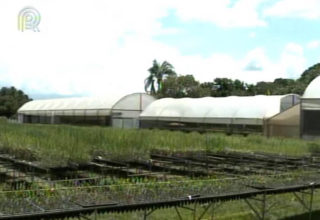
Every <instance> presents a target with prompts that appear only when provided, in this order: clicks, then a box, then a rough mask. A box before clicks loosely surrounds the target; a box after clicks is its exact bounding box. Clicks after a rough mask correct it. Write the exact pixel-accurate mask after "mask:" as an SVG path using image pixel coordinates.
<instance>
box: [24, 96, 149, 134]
mask: <svg viewBox="0 0 320 220" xmlns="http://www.w3.org/2000/svg"><path fill="white" fill-rule="evenodd" d="M153 101H155V98H154V97H152V96H150V95H147V94H144V93H133V94H130V95H126V96H123V95H114V94H110V95H108V96H102V97H84V98H61V99H48V100H34V101H30V102H28V103H26V104H24V105H23V106H22V107H21V108H20V109H19V110H18V119H19V121H20V122H21V123H46V124H92V125H112V126H113V127H121V128H137V127H139V120H138V118H139V114H140V113H141V112H142V111H143V110H144V109H146V107H147V106H148V105H149V104H150V103H152V102H153Z"/></svg>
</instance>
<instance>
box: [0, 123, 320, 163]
mask: <svg viewBox="0 0 320 220" xmlns="http://www.w3.org/2000/svg"><path fill="white" fill-rule="evenodd" d="M154 149H158V150H165V151H170V152H179V151H183V152H185V151H199V150H208V151H221V150H226V149H229V150H230V149H231V150H241V151H260V152H269V153H277V154H286V155H306V154H309V153H310V151H309V149H312V151H317V150H318V149H320V142H319V141H318V142H308V141H304V140H299V139H288V138H265V137H263V136H259V135H249V136H247V137H244V136H237V135H233V136H227V135H224V134H216V133H210V134H199V133H196V132H191V133H184V132H179V131H174V132H173V131H164V130H144V129H140V130H138V129H130V130H125V129H115V128H108V127H76V126H68V125H36V124H10V123H6V122H5V121H4V120H0V152H2V153H8V154H11V155H14V156H16V157H17V158H20V159H25V160H29V161H38V162H40V163H41V164H43V165H46V166H59V165H61V166H63V165H67V164H68V163H70V162H75V163H84V162H88V161H90V160H91V159H92V158H93V157H95V156H98V155H99V156H103V157H107V158H112V159H118V160H122V159H126V160H131V159H138V160H139V159H142V160H144V159H148V158H149V153H150V151H152V150H154Z"/></svg>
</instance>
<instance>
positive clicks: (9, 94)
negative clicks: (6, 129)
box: [0, 87, 30, 118]
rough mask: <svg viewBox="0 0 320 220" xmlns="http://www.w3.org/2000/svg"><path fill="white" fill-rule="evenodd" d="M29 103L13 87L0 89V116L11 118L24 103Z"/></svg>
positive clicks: (26, 98) (25, 96)
mask: <svg viewBox="0 0 320 220" xmlns="http://www.w3.org/2000/svg"><path fill="white" fill-rule="evenodd" d="M28 101H30V99H29V97H28V96H27V95H26V94H24V93H23V92H22V91H21V90H17V89H16V88H14V87H10V88H7V87H3V88H1V89H0V116H5V117H8V118H9V117H12V116H13V115H15V114H16V113H17V110H18V108H20V107H21V106H22V105H23V104H24V103H26V102H28Z"/></svg>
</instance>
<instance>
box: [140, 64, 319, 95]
mask: <svg viewBox="0 0 320 220" xmlns="http://www.w3.org/2000/svg"><path fill="white" fill-rule="evenodd" d="M171 67H172V66H171ZM319 75H320V64H316V65H314V66H312V67H310V68H309V69H307V70H306V71H304V72H303V73H302V75H301V77H300V78H298V79H296V80H295V79H283V78H278V79H275V80H274V81H273V82H257V83H256V84H248V83H245V82H242V81H240V80H238V79H236V80H232V79H228V78H215V79H214V80H213V81H211V82H203V83H200V82H199V81H197V80H196V79H195V78H194V76H193V75H169V74H168V77H167V78H165V79H163V78H161V85H162V86H161V87H158V90H157V91H155V89H154V87H153V89H152V87H151V91H153V92H151V93H152V94H155V95H156V96H158V97H159V98H164V97H173V98H183V97H192V98H198V97H205V96H212V97H226V96H252V95H284V94H290V93H295V94H299V95H302V94H303V93H304V91H305V89H306V88H307V86H308V85H309V83H310V82H311V81H312V80H313V79H314V78H316V77H317V76H319ZM150 76H151V75H150ZM150 76H149V78H150ZM149 78H148V79H149ZM150 79H151V78H150ZM146 82H147V81H146ZM148 85H149V84H148ZM158 85H160V84H159V83H158ZM149 86H150V85H149Z"/></svg>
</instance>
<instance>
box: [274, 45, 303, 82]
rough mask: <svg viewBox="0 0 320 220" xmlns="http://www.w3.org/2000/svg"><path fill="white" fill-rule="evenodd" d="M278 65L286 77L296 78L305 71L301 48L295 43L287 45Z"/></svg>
mask: <svg viewBox="0 0 320 220" xmlns="http://www.w3.org/2000/svg"><path fill="white" fill-rule="evenodd" d="M280 64H281V70H282V72H283V73H286V77H289V78H298V77H299V76H300V75H301V73H302V72H303V70H305V69H306V58H305V57H304V50H303V47H302V46H301V45H299V44H296V43H288V44H287V45H286V47H285V48H284V51H283V52H282V55H281V60H280Z"/></svg>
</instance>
